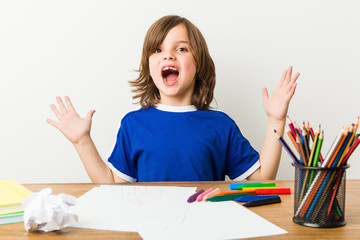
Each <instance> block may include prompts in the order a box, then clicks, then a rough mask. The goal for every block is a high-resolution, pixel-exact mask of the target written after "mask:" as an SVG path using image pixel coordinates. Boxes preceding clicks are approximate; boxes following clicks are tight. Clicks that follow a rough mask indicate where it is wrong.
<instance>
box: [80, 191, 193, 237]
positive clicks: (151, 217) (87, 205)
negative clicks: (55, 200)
mask: <svg viewBox="0 0 360 240" xmlns="http://www.w3.org/2000/svg"><path fill="white" fill-rule="evenodd" d="M195 190H196V188H195V187H165V186H160V187H159V186H115V185H102V186H100V187H95V188H93V189H91V190H90V191H88V192H87V193H85V194H84V195H82V196H81V197H79V198H78V202H77V205H76V207H75V208H74V211H75V213H77V214H78V216H79V222H78V223H76V224H74V225H73V227H79V228H94V229H103V230H115V231H139V229H157V230H160V229H164V228H165V227H166V226H167V225H169V224H174V225H176V224H180V223H181V222H182V221H183V220H184V217H185V215H186V213H187V210H188V207H189V204H188V203H187V201H186V200H187V198H188V197H189V196H190V195H191V194H193V193H194V192H195Z"/></svg>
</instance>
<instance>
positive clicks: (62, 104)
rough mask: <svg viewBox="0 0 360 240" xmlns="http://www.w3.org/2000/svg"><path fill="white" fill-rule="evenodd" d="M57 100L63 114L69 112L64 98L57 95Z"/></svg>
mask: <svg viewBox="0 0 360 240" xmlns="http://www.w3.org/2000/svg"><path fill="white" fill-rule="evenodd" d="M56 101H57V103H58V105H59V108H60V111H61V113H62V114H65V113H67V112H68V111H67V109H66V107H65V105H64V103H63V101H62V99H61V98H60V97H59V96H57V97H56Z"/></svg>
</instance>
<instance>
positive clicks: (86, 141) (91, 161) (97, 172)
mask: <svg viewBox="0 0 360 240" xmlns="http://www.w3.org/2000/svg"><path fill="white" fill-rule="evenodd" d="M73 145H74V147H75V149H76V151H77V153H78V154H79V157H80V159H81V161H82V163H83V165H84V167H85V170H86V172H87V174H88V175H89V177H90V179H91V181H92V182H93V183H113V182H126V181H125V180H124V179H122V178H120V177H118V176H116V175H115V174H114V173H113V172H112V171H111V170H110V168H109V167H108V166H107V165H106V164H105V163H104V161H103V160H102V158H101V156H100V154H99V152H98V151H97V149H96V146H95V144H94V142H93V141H92V139H91V137H90V136H85V137H83V138H82V139H81V140H80V141H79V142H77V143H73Z"/></svg>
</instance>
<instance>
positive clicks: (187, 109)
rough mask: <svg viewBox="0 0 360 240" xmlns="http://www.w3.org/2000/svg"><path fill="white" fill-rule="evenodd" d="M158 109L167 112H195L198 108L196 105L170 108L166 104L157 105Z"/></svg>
mask: <svg viewBox="0 0 360 240" xmlns="http://www.w3.org/2000/svg"><path fill="white" fill-rule="evenodd" d="M155 107H156V109H158V110H161V111H166V112H194V111H196V110H197V109H196V107H195V106H194V105H189V106H169V105H164V104H160V103H159V104H157V105H156V106H155Z"/></svg>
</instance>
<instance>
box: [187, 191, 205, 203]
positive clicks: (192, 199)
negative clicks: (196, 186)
mask: <svg viewBox="0 0 360 240" xmlns="http://www.w3.org/2000/svg"><path fill="white" fill-rule="evenodd" d="M203 192H204V189H201V190H199V191H197V192H196V193H194V194H193V195H191V196H190V197H189V198H188V200H187V202H188V203H192V202H195V201H196V198H197V197H198V196H199V195H200V194H202V193H203Z"/></svg>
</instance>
